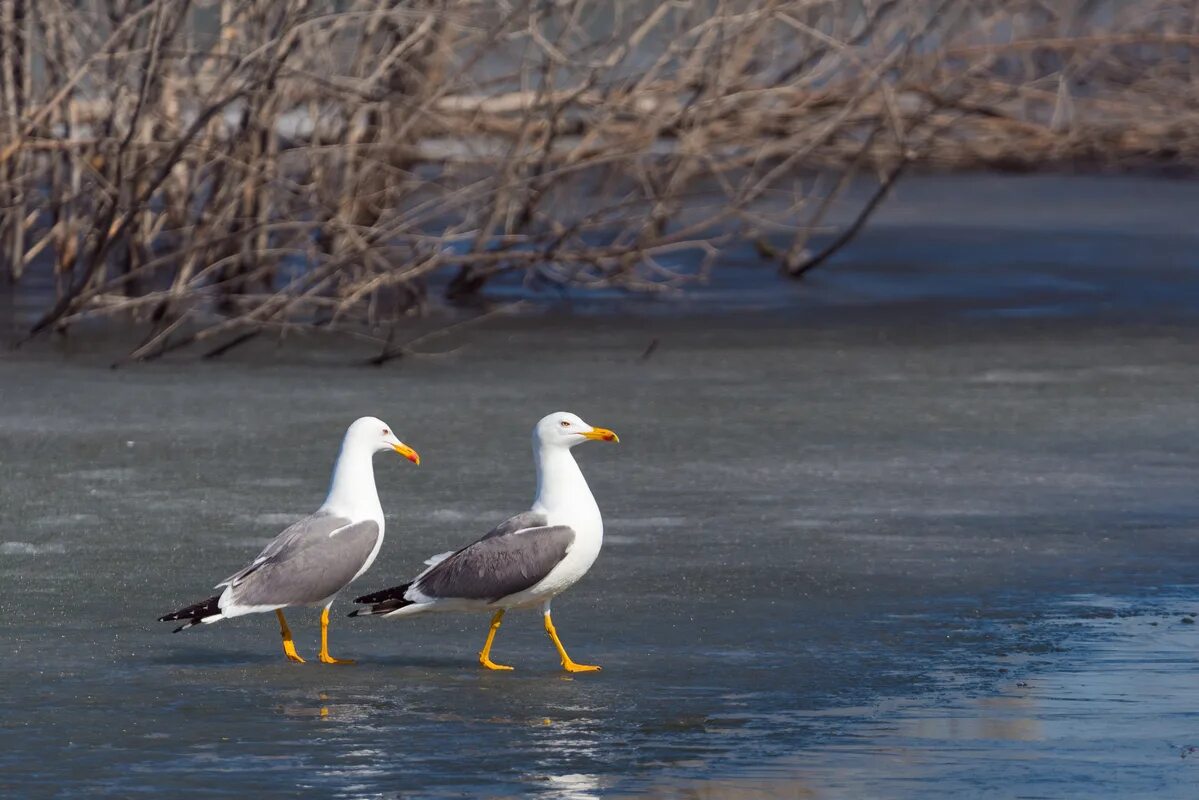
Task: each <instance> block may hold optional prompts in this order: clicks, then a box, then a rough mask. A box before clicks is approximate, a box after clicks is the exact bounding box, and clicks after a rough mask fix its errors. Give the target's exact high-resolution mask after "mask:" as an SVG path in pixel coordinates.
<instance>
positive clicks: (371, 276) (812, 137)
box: [0, 0, 1199, 359]
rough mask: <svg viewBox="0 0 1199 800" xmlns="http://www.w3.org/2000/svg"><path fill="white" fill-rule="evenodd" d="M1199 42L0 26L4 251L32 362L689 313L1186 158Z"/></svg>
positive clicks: (408, 14)
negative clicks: (1012, 172) (865, 252)
mask: <svg viewBox="0 0 1199 800" xmlns="http://www.w3.org/2000/svg"><path fill="white" fill-rule="evenodd" d="M1194 31H1195V22H1194V17H1193V15H1192V11H1191V8H1190V5H1189V4H1188V3H1185V2H1178V1H1173V2H1172V1H1170V0H1158V1H1157V2H1141V3H1135V4H1134V3H1119V2H1087V1H1086V0H1076V1H1070V0H1061V1H1060V2H1046V1H1041V2H1038V1H1036V0H1016V1H1015V2H1012V1H1010V0H1009V1H1006V2H1001V1H1000V0H975V1H974V2H964V0H958V1H957V2H955V1H954V0H940V1H939V2H938V1H934V0H912V1H911V2H898V0H858V1H857V2H844V1H843V0H773V1H772V0H758V1H757V2H748V1H747V2H731V1H726V0H704V1H703V2H700V1H699V0H673V1H668V2H645V1H644V0H559V1H558V2H511V1H509V2H491V1H488V2H482V1H481V0H410V2H394V1H393V0H339V1H338V2H334V1H333V0H243V1H242V2H232V0H210V2H199V0H195V1H194V2H193V1H192V0H83V2H78V1H74V0H72V1H68V0H37V2H31V0H0V73H2V74H0V204H2V208H3V218H2V221H0V252H2V254H3V258H4V260H5V262H6V265H5V273H6V274H7V277H8V279H9V280H10V281H12V282H16V281H21V280H28V279H29V274H30V273H38V272H39V270H40V274H41V277H42V278H44V279H47V280H49V281H51V282H52V286H53V290H52V300H51V301H50V302H48V304H47V305H48V307H47V308H46V310H45V313H44V314H43V315H42V316H41V317H40V318H39V319H38V320H36V322H34V324H33V325H32V327H31V330H30V335H36V334H39V333H42V332H45V331H50V330H59V331H64V330H67V329H69V328H70V327H71V326H73V325H75V324H77V323H78V322H80V321H81V320H84V319H87V318H95V317H113V316H117V315H119V316H122V317H132V318H133V319H135V320H138V321H141V322H143V323H144V324H146V325H147V326H148V330H147V336H146V338H145V340H144V342H143V343H142V344H141V345H140V346H139V347H138V348H137V349H136V350H135V351H134V352H133V353H131V354H130V357H132V358H135V359H144V358H151V357H156V356H158V355H161V354H163V353H165V352H168V351H170V350H173V349H176V348H179V347H182V346H184V345H190V344H194V343H199V342H209V346H210V347H216V348H217V349H216V351H215V352H224V351H226V350H228V349H229V348H231V347H233V346H236V345H237V344H239V343H241V342H242V341H246V340H248V338H250V337H252V336H254V335H256V334H258V333H260V332H263V331H285V330H288V329H291V328H295V327H297V326H302V327H306V328H315V329H322V330H343V331H351V330H352V331H356V332H358V333H359V334H360V335H368V336H377V337H379V339H380V341H381V342H384V341H385V338H384V337H385V332H386V331H387V329H388V327H389V326H391V325H393V324H394V323H395V322H396V321H397V320H399V319H400V318H402V317H403V316H405V315H408V314H412V313H415V312H417V311H419V310H420V309H422V308H423V307H424V306H425V303H426V301H427V299H428V298H429V296H430V293H431V292H436V293H438V294H439V295H442V296H444V297H446V298H448V299H450V300H452V301H455V302H469V301H471V300H472V299H474V298H477V297H478V296H479V294H480V293H481V292H482V291H483V290H484V288H485V287H487V286H488V285H489V284H490V283H492V282H494V281H495V280H496V279H497V278H500V277H501V276H509V277H511V276H515V277H518V278H520V279H523V280H525V281H529V282H534V283H539V284H544V285H558V286H572V287H592V288H618V289H621V290H629V291H664V290H669V289H671V288H672V287H677V286H680V285H683V284H685V283H688V282H693V281H699V280H703V279H704V277H705V276H706V275H707V274H708V272H709V270H710V269H711V268H712V265H713V263H714V261H715V259H716V257H717V255H718V254H719V253H720V252H721V249H722V248H724V247H726V246H727V245H729V244H730V243H733V242H740V243H744V242H747V241H751V242H757V243H758V244H759V250H760V251H761V252H762V253H763V254H765V255H767V256H769V257H770V258H771V259H772V260H774V261H775V262H776V263H777V264H778V265H779V266H781V267H782V269H783V270H784V271H785V272H787V273H789V274H791V275H793V276H800V275H802V274H804V273H805V272H807V271H808V270H810V269H812V268H814V267H815V266H817V265H819V264H820V263H823V262H824V261H825V259H827V257H828V256H829V255H831V254H832V253H833V252H835V250H836V249H837V248H838V247H840V246H841V245H843V244H844V243H845V242H846V241H848V240H849V238H851V237H852V235H853V233H855V232H856V230H857V229H858V228H859V227H860V225H861V223H862V222H864V221H865V219H866V218H867V217H868V215H869V213H870V212H871V211H872V210H873V209H874V208H875V207H876V206H877V204H878V202H879V201H880V200H881V199H882V198H883V197H884V196H885V194H886V192H887V190H888V189H889V187H890V186H891V185H892V184H893V183H894V181H895V180H896V179H897V178H898V177H899V175H900V173H901V171H902V170H903V169H904V167H905V166H906V165H907V164H909V163H912V162H916V163H920V164H925V165H932V166H937V167H945V168H953V167H975V166H987V165H1005V166H1013V165H1015V166H1020V165H1025V166H1031V165H1036V164H1042V163H1045V162H1048V161H1060V160H1086V161H1092V162H1097V163H1119V162H1121V161H1123V160H1125V159H1129V158H1160V157H1169V158H1172V159H1176V160H1184V161H1189V160H1190V159H1192V158H1193V157H1194V154H1195V152H1196V134H1195V131H1196V124H1195V123H1196V120H1195V113H1196V112H1195V111H1194V108H1193V106H1194V103H1193V99H1194V97H1195V88H1196V81H1195V74H1196V72H1195V63H1194V53H1195V45H1196V44H1197V43H1199V34H1196V33H1195V32H1194ZM1183 98H1189V99H1188V100H1186V101H1185V102H1184V101H1183V100H1182V99H1183ZM859 176H865V177H867V178H873V179H875V180H876V181H877V185H878V190H877V191H876V192H875V194H874V195H873V197H870V198H869V199H868V200H867V201H864V202H863V204H862V208H861V210H860V213H859V215H858V219H857V220H856V221H855V222H854V223H853V224H851V225H849V226H848V227H847V228H846V229H845V230H843V231H842V233H841V235H840V236H838V237H835V238H834V239H833V240H832V241H831V243H827V244H825V245H824V246H823V247H822V248H812V247H811V244H810V240H811V237H812V235H813V234H814V233H817V232H820V231H821V230H822V221H823V220H824V219H825V215H826V214H827V213H828V210H829V208H830V206H831V204H832V203H833V202H835V201H836V200H837V199H838V198H839V197H840V196H841V195H842V193H843V192H844V190H845V188H846V186H847V185H848V184H849V183H850V182H851V181H853V180H857V179H859ZM811 250H815V252H811ZM210 352H211V351H210ZM384 352H388V350H387V348H386V347H384Z"/></svg>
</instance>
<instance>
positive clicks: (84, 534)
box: [0, 239, 1199, 798]
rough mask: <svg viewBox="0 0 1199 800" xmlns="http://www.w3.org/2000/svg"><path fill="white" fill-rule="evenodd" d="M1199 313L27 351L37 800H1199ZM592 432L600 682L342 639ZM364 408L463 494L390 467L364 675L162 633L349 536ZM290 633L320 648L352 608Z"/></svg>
mask: <svg viewBox="0 0 1199 800" xmlns="http://www.w3.org/2000/svg"><path fill="white" fill-rule="evenodd" d="M1150 241H1151V242H1152V239H1151V240H1150ZM1151 251H1152V248H1151V247H1150V248H1148V249H1147V250H1146V252H1151ZM1170 252H1171V253H1174V255H1171V256H1170V258H1174V257H1175V255H1177V253H1176V251H1170ZM1192 252H1194V251H1192ZM1046 269H1048V267H1047V268H1046ZM1105 269H1107V268H1105ZM1111 269H1114V267H1113V268H1111ZM1131 269H1132V268H1131V267H1130V270H1131ZM1137 269H1139V270H1141V271H1140V272H1139V273H1137V275H1138V276H1139V279H1140V280H1141V281H1143V282H1146V283H1147V284H1153V282H1154V281H1155V280H1158V279H1159V278H1161V273H1155V272H1153V271H1152V270H1148V269H1147V268H1145V267H1144V264H1141V265H1137ZM1163 269H1167V272H1168V273H1169V276H1172V277H1170V280H1176V279H1178V274H1179V273H1178V270H1180V269H1181V267H1180V266H1179V265H1178V264H1176V263H1174V262H1173V261H1171V262H1170V263H1169V264H1167V265H1166V267H1164V268H1163ZM1079 271H1080V267H1078V266H1070V267H1069V269H1067V270H1066V271H1065V272H1066V277H1069V278H1070V279H1071V280H1073V279H1075V278H1078V277H1079V276H1078V273H1079ZM1103 274H1104V275H1106V274H1108V273H1106V272H1104V273H1103ZM1132 274H1133V273H1132V272H1131V271H1129V272H1128V273H1126V274H1125V275H1124V277H1123V278H1122V279H1121V280H1128V281H1131V280H1132V277H1131V276H1132ZM1101 278H1102V276H1101ZM1101 278H1097V279H1096V280H1097V281H1099V282H1100V283H1102V280H1101ZM855 280H863V281H865V280H866V279H865V278H863V276H862V274H861V273H860V272H857V273H855V271H854V269H853V267H852V264H848V265H846V266H845V273H844V274H836V273H834V272H829V273H828V278H827V279H826V284H825V286H826V287H827V286H830V285H832V284H834V283H837V282H840V285H841V287H842V288H843V287H846V286H849V285H850V284H852V283H853V282H854V281H855ZM1179 280H1180V279H1179ZM1192 280H1193V278H1192ZM1180 285H1181V284H1180ZM1055 286H1056V287H1058V288H1057V289H1055V291H1057V290H1058V289H1060V288H1061V286H1065V287H1066V289H1061V291H1073V290H1072V289H1069V282H1068V281H1066V282H1064V283H1062V284H1055ZM1105 286H1106V284H1105ZM1100 288H1101V293H1102V292H1106V291H1108V289H1110V287H1107V288H1103V287H1100ZM841 290H842V289H841V288H837V287H833V289H830V291H836V292H839V291H841ZM788 291H790V289H789V290H788ZM813 291H816V292H819V291H822V290H821V289H820V288H819V287H816V288H815V289H813ZM1109 294H1112V296H1119V291H1115V290H1113V291H1112V292H1111V293H1109ZM1164 294H1170V301H1169V304H1168V305H1169V313H1162V314H1156V313H1154V312H1153V311H1152V309H1150V310H1148V311H1147V310H1146V306H1145V305H1144V302H1148V301H1144V298H1143V297H1142V296H1140V295H1138V298H1140V299H1137V300H1136V301H1135V302H1134V303H1132V304H1131V305H1128V306H1125V307H1121V308H1113V307H1112V306H1111V305H1110V304H1108V305H1106V306H1105V308H1104V310H1103V312H1102V313H1099V312H1096V313H1094V314H1090V313H1078V314H1075V313H1071V314H1066V315H1050V316H1048V317H1046V316H1043V315H1020V314H978V313H975V312H976V311H977V309H978V305H977V304H971V303H956V302H955V303H951V304H949V305H944V304H943V305H937V304H936V303H933V302H932V301H927V302H925V301H922V302H921V303H920V304H917V305H915V306H904V307H903V308H899V309H897V308H891V309H889V310H887V311H885V312H880V313H877V314H876V313H872V312H871V311H870V310H869V309H867V310H864V311H861V312H859V313H848V312H847V313H846V314H841V313H840V312H837V313H834V312H833V311H830V310H828V309H825V310H824V311H823V312H822V313H821V314H820V315H818V316H819V320H818V322H813V321H812V320H811V318H810V317H809V316H807V315H805V314H803V313H799V312H798V311H791V312H788V311H784V312H774V313H771V314H770V315H766V316H762V315H750V314H730V315H722V316H716V317H704V318H702V319H697V318H693V317H687V316H680V317H672V316H669V315H659V316H654V317H651V318H648V319H647V318H641V319H633V320H630V319H628V318H625V317H619V316H605V315H602V314H596V315H587V316H583V317H577V316H576V317H573V318H559V317H557V316H555V315H552V314H550V315H544V316H537V317H531V318H521V319H513V320H499V321H497V322H496V323H495V324H494V325H492V326H491V327H488V328H487V329H486V330H476V331H473V332H469V333H466V334H463V335H462V336H461V337H460V338H459V339H457V340H455V341H453V342H447V343H446V346H447V348H448V347H449V346H451V345H453V346H460V349H457V350H455V351H454V352H453V353H452V354H450V355H447V356H445V357H442V358H437V359H428V360H412V361H405V362H401V363H398V364H393V365H391V366H389V367H387V368H384V369H380V370H375V369H363V368H359V367H355V366H351V365H350V364H349V363H348V362H349V361H351V360H352V358H354V357H359V356H361V355H363V354H362V353H360V352H357V351H354V350H352V349H346V348H343V347H333V346H329V347H325V346H323V345H321V346H320V347H319V348H318V349H317V350H313V351H307V352H304V351H301V350H296V349H287V348H285V349H284V350H281V351H275V350H273V349H270V348H263V349H262V350H254V349H247V350H245V351H239V352H237V353H235V354H231V355H230V356H228V357H227V358H226V359H225V360H224V361H223V362H221V363H217V364H212V363H197V362H186V363H185V362H176V363H164V364H158V365H154V366H152V367H146V368H133V369H123V370H119V371H115V372H114V371H111V370H109V369H107V368H106V367H105V364H106V360H105V359H103V358H101V357H100V356H99V355H97V354H96V353H92V352H88V349H89V348H88V346H84V345H75V347H77V348H79V349H77V350H74V351H73V353H72V355H70V356H68V357H63V356H62V355H60V354H58V353H57V352H49V351H46V350H43V349H39V348H35V349H32V350H30V349H26V350H22V351H19V352H15V353H12V352H10V353H6V354H4V356H3V359H2V360H0V474H2V475H3V480H0V641H2V642H3V644H4V656H3V658H0V686H3V687H4V691H3V692H2V693H0V794H2V795H4V796H6V797H78V796H85V795H86V796H89V797H120V798H124V797H137V796H151V797H154V796H161V797H170V796H199V797H286V796H294V795H295V793H296V792H297V790H304V791H309V792H312V793H314V794H316V795H317V796H327V797H344V798H373V797H388V798H391V797H400V796H404V797H409V796H411V797H474V796H501V797H518V796H529V795H537V796H544V797H553V798H589V797H596V796H629V795H648V796H651V797H663V798H709V797H711V798H717V797H720V798H726V797H729V798H759V797H829V798H832V797H912V798H917V797H918V798H926V797H975V796H978V797H1072V796H1088V797H1133V796H1150V795H1152V796H1155V797H1192V796H1194V788H1195V786H1196V785H1199V750H1196V749H1195V748H1196V747H1199V711H1196V709H1199V668H1197V664H1199V626H1197V625H1196V624H1194V620H1195V617H1194V616H1193V614H1194V612H1199V591H1196V589H1197V587H1196V583H1195V581H1196V577H1195V576H1196V572H1195V565H1196V563H1197V559H1199V522H1197V520H1199V493H1197V492H1196V478H1197V477H1199V448H1197V444H1199V404H1197V403H1196V399H1195V398H1196V394H1195V393H1196V389H1195V387H1196V386H1199V358H1197V351H1196V349H1195V339H1196V337H1195V333H1196V325H1195V320H1194V318H1193V311H1194V309H1192V310H1191V311H1189V312H1188V307H1187V302H1186V298H1185V297H1180V296H1179V295H1178V293H1176V292H1175V293H1168V292H1165V293H1164ZM1143 301H1144V302H1143ZM988 302H989V301H988ZM1005 302H1006V301H1005ZM1162 302H1165V301H1162ZM1006 307H1014V306H1011V305H1010V304H1009V306H1006ZM654 340H657V341H658V346H657V348H656V350H655V351H654V353H653V355H652V357H650V358H649V359H648V360H642V358H641V356H642V354H643V353H644V352H645V351H646V348H647V346H648V344H649V343H650V342H651V341H654ZM94 348H95V350H96V351H102V350H104V343H98V344H96V345H94ZM563 408H565V409H571V410H574V411H577V412H579V413H580V414H581V415H583V416H584V418H586V419H588V420H589V421H592V422H594V423H596V424H602V425H605V426H608V427H611V428H613V429H615V430H616V431H618V432H619V433H620V435H621V444H620V445H618V446H603V445H599V444H595V445H588V446H585V447H583V448H581V449H580V450H578V451H577V453H578V455H579V458H580V461H581V462H582V464H583V468H584V470H585V472H586V474H587V475H588V478H589V480H590V481H591V484H592V487H593V489H594V491H595V494H596V496H597V497H598V499H599V502H600V505H601V508H602V509H603V511H604V513H605V515H606V519H607V520H608V530H607V533H608V535H609V537H610V538H609V546H607V547H606V548H605V550H604V552H603V553H602V555H601V557H600V560H599V561H598V562H597V564H596V566H595V567H594V569H593V570H592V572H591V573H590V574H589V575H588V576H587V577H586V578H585V579H584V580H583V581H582V582H581V583H579V584H578V585H577V586H576V587H575V588H573V589H572V590H571V591H570V592H568V593H567V594H565V595H563V596H562V597H561V598H559V600H558V602H557V603H556V604H555V618H556V621H557V623H558V627H559V630H560V632H561V634H562V636H563V638H564V640H565V642H566V643H567V646H568V647H569V648H570V650H571V652H572V655H574V657H575V658H576V659H578V660H580V661H585V662H593V663H599V664H602V665H604V668H605V669H604V671H603V672H602V673H599V674H590V675H579V676H564V675H562V674H561V673H560V672H559V671H558V669H557V663H556V658H555V657H554V653H553V650H552V648H551V646H550V644H549V643H548V641H546V640H545V636H544V634H543V633H542V631H541V628H540V624H539V620H538V619H537V617H536V615H535V614H527V613H526V614H513V615H511V616H510V617H509V618H508V620H506V623H505V626H504V628H503V631H502V632H501V634H500V636H499V639H498V644H497V648H496V653H497V655H498V657H499V658H500V660H502V661H504V662H506V663H511V664H514V665H515V666H516V667H517V670H516V671H515V672H512V673H506V674H490V673H483V672H481V671H480V670H479V669H478V668H477V665H476V663H475V660H474V659H475V654H476V652H477V651H478V649H479V647H480V645H481V643H482V639H483V634H484V631H485V626H486V619H485V618H483V617H464V616H441V617H432V616H430V617H424V618H419V619H415V620H407V621H399V622H395V621H385V620H374V619H362V620H358V619H355V620H350V619H346V618H345V617H344V613H346V612H348V611H349V610H350V604H349V603H348V602H346V601H347V600H348V599H349V598H351V597H353V596H354V592H355V590H362V591H366V590H369V589H374V588H381V587H383V586H388V585H391V584H392V583H394V582H396V581H397V580H400V579H404V578H407V577H409V576H410V575H412V574H413V573H414V572H415V571H417V570H418V569H420V567H421V562H422V560H423V559H424V558H426V557H428V556H430V555H432V554H435V553H439V552H442V551H444V550H446V549H448V548H450V547H453V546H455V545H459V544H462V543H465V542H467V541H469V540H470V539H471V538H472V537H475V536H477V535H479V534H481V533H482V532H483V531H484V530H486V528H487V527H488V526H489V525H490V524H492V523H493V522H495V521H497V520H498V518H500V517H501V516H503V515H505V514H508V513H514V512H516V511H519V510H521V509H522V508H524V507H525V505H526V504H527V503H528V501H529V499H530V494H531V491H532V484H533V476H532V469H531V464H530V458H529V453H528V450H529V443H528V439H529V433H528V432H529V429H530V427H531V425H532V423H533V422H534V421H535V420H536V419H537V418H538V417H539V416H540V415H541V414H542V413H545V412H548V411H551V410H557V409H563ZM364 413H372V414H377V415H378V416H380V417H382V418H383V419H385V420H387V421H388V422H389V423H390V424H392V425H393V426H394V427H395V428H396V430H397V431H398V432H399V434H400V435H401V437H402V438H404V439H405V440H406V441H408V442H409V443H410V444H412V445H413V446H415V447H416V448H418V449H419V450H420V452H421V454H422V456H423V463H422V466H421V467H420V468H419V469H417V468H414V467H413V466H412V465H411V464H409V463H407V462H405V461H404V460H402V459H397V458H386V457H383V456H380V457H378V458H377V462H376V471H377V477H378V484H379V488H380V494H381V495H382V500H383V504H384V508H385V510H386V512H387V515H388V530H387V541H386V543H385V545H384V548H383V551H382V555H381V556H380V558H379V560H378V561H377V562H376V564H375V566H374V567H373V568H372V570H371V571H370V572H369V573H368V574H367V575H366V576H365V577H364V578H362V579H361V580H360V581H359V582H358V583H357V584H356V585H355V586H354V587H353V588H352V589H351V590H350V591H349V592H347V593H346V596H345V597H344V598H343V600H342V601H339V602H338V603H337V604H336V605H335V606H334V611H335V615H336V619H335V622H334V624H333V626H332V629H331V641H332V649H333V651H334V653H335V654H337V655H340V656H343V657H353V658H357V659H358V664H357V665H354V666H345V667H325V666H321V665H319V664H316V663H309V664H307V665H303V666H300V665H292V664H289V663H287V662H286V661H284V660H283V658H282V656H281V653H280V648H279V644H278V634H277V631H276V628H275V624H274V620H273V619H272V618H271V617H270V616H256V617H247V618H241V619H238V620H234V621H227V622H222V623H219V624H217V625H213V626H205V627H203V628H201V629H197V630H193V631H189V632H187V633H186V634H180V635H178V636H175V635H172V634H171V633H170V627H169V626H167V625H165V624H161V623H156V622H155V621H154V618H155V617H156V616H158V615H159V614H162V613H163V612H166V611H169V610H171V609H173V608H176V607H177V606H179V605H180V604H182V603H186V602H191V601H195V600H199V599H201V598H204V597H206V596H208V590H209V588H210V587H211V585H212V584H213V582H215V581H216V580H219V579H220V578H222V577H224V576H225V575H227V574H229V573H231V572H233V571H234V570H235V569H237V568H238V567H239V566H241V565H242V564H244V563H245V562H246V561H247V559H249V558H250V557H251V556H253V555H254V553H255V552H256V548H258V547H259V546H261V544H262V543H263V542H265V541H266V540H267V539H268V538H269V537H270V536H272V535H273V534H274V533H275V532H277V530H278V529H279V528H281V527H282V526H283V525H285V524H286V523H287V522H288V521H289V520H290V519H292V518H293V515H295V514H299V513H304V512H307V511H309V510H311V509H313V508H315V506H316V505H317V504H318V503H319V502H320V500H321V498H322V497H323V493H324V489H325V483H326V481H327V479H328V470H329V467H330V464H331V462H332V459H333V456H334V452H335V449H336V446H337V443H338V440H339V437H340V435H341V432H342V430H343V429H344V426H345V425H346V424H347V423H348V422H349V421H350V420H352V419H353V418H355V417H356V416H359V415H361V414H364ZM1188 620H1190V621H1188ZM290 621H291V623H292V627H293V629H294V630H295V632H296V634H297V638H298V644H299V647H300V650H301V652H302V653H304V654H306V655H309V654H313V655H314V654H315V650H316V640H317V628H316V614H315V613H314V612H309V611H295V612H293V613H292V614H291V615H290Z"/></svg>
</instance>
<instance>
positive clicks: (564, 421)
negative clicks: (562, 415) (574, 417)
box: [558, 419, 570, 428]
mask: <svg viewBox="0 0 1199 800" xmlns="http://www.w3.org/2000/svg"><path fill="white" fill-rule="evenodd" d="M558 424H559V425H561V426H562V427H563V428H569V427H570V420H565V419H564V420H562V421H561V422H559V423H558Z"/></svg>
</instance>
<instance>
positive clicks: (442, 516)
mask: <svg viewBox="0 0 1199 800" xmlns="http://www.w3.org/2000/svg"><path fill="white" fill-rule="evenodd" d="M510 516H512V515H511V514H506V513H504V512H502V511H459V510H458V509H455V508H436V509H434V510H432V511H430V512H429V519H431V520H433V521H434V522H478V521H480V520H495V521H496V522H497V523H498V522H499V521H500V520H505V519H507V518H508V517H510Z"/></svg>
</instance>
